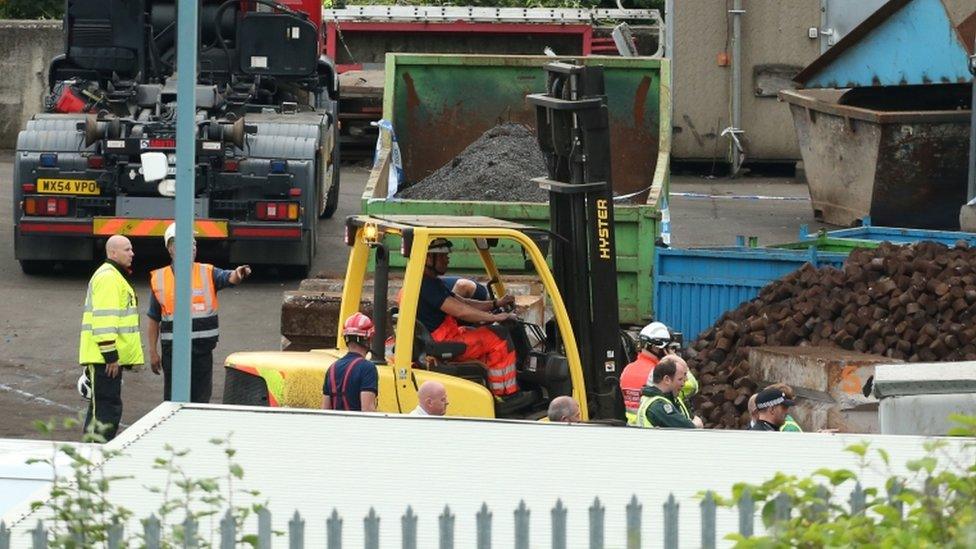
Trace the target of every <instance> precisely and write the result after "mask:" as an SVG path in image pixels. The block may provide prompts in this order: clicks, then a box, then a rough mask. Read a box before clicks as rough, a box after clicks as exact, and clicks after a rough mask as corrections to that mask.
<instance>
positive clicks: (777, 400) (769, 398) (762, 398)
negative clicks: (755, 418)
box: [756, 389, 796, 410]
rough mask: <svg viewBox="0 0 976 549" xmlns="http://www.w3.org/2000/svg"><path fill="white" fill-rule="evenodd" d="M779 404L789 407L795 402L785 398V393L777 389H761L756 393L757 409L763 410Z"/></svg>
mask: <svg viewBox="0 0 976 549" xmlns="http://www.w3.org/2000/svg"><path fill="white" fill-rule="evenodd" d="M780 404H782V405H783V406H786V407H787V408H789V407H790V406H793V405H794V404H796V403H795V402H794V401H792V400H790V399H788V398H786V394H785V393H783V391H781V390H779V389H763V390H762V391H760V392H759V394H758V395H756V409H757V410H765V409H767V408H772V407H773V406H779V405H780Z"/></svg>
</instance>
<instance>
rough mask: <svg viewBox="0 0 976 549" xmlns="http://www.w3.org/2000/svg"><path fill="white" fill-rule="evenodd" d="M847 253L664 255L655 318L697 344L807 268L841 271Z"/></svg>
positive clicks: (657, 266)
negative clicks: (722, 320) (766, 289)
mask: <svg viewBox="0 0 976 549" xmlns="http://www.w3.org/2000/svg"><path fill="white" fill-rule="evenodd" d="M846 257H847V254H845V253H823V252H811V251H809V250H776V249H768V248H701V249H699V248H694V249H678V248H672V249H659V250H658V251H657V257H656V259H655V261H654V307H655V315H654V318H655V319H656V320H659V321H661V322H663V323H665V324H667V325H668V326H669V327H670V328H671V329H672V330H677V331H679V332H681V333H682V334H684V337H685V341H693V340H695V339H696V338H697V337H698V335H699V334H700V333H701V332H702V331H704V330H706V329H708V328H709V327H710V326H712V324H714V323H715V321H716V320H718V318H719V317H720V316H722V314H723V313H725V312H726V311H730V310H732V309H735V308H736V307H738V306H739V305H740V304H742V303H744V302H746V301H748V300H750V299H752V298H754V297H756V296H757V295H759V290H760V289H761V288H762V287H763V286H766V285H767V284H769V283H770V282H773V281H774V280H777V279H779V278H781V277H783V276H785V275H787V274H789V273H791V272H793V271H794V270H796V269H798V268H800V267H802V266H803V264H804V263H807V262H812V263H813V264H814V265H817V266H827V265H830V266H834V267H838V268H839V267H841V266H842V265H843V264H844V259H845V258H846Z"/></svg>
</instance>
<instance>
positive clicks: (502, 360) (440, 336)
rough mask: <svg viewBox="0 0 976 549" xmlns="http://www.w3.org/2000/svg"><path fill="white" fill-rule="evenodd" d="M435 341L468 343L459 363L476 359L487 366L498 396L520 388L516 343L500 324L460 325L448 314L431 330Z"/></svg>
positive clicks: (494, 390) (491, 388)
mask: <svg viewBox="0 0 976 549" xmlns="http://www.w3.org/2000/svg"><path fill="white" fill-rule="evenodd" d="M430 335H431V337H432V338H434V341H458V342H461V343H464V344H465V345H467V349H465V351H464V354H463V355H461V356H459V357H457V358H455V359H454V360H455V361H457V362H462V361H465V360H477V361H478V362H482V363H484V364H485V366H487V367H488V388H489V389H490V390H491V392H492V394H494V395H495V396H506V395H510V394H512V393H515V392H516V391H518V383H517V382H516V380H515V374H516V372H515V360H516V359H515V346H514V345H512V339H511V338H510V337H509V336H508V330H506V329H505V328H503V327H502V326H498V325H491V326H479V327H471V326H459V325H458V323H457V320H456V319H455V318H454V317H452V316H450V315H447V316H445V317H444V322H442V323H441V325H440V326H438V327H437V329H436V330H434V331H433V332H431V334H430Z"/></svg>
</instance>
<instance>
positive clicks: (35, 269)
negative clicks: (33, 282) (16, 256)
mask: <svg viewBox="0 0 976 549" xmlns="http://www.w3.org/2000/svg"><path fill="white" fill-rule="evenodd" d="M53 268H54V262H53V261H46V260H43V259H21V260H20V270H21V271H23V272H24V274H25V275H42V274H48V273H50V272H51V270H52V269H53Z"/></svg>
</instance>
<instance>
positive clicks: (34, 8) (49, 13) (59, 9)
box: [0, 0, 64, 19]
mask: <svg viewBox="0 0 976 549" xmlns="http://www.w3.org/2000/svg"><path fill="white" fill-rule="evenodd" d="M63 15H64V0H0V19H61V16H63Z"/></svg>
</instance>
